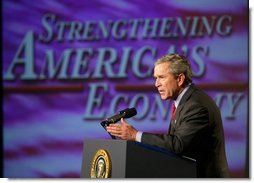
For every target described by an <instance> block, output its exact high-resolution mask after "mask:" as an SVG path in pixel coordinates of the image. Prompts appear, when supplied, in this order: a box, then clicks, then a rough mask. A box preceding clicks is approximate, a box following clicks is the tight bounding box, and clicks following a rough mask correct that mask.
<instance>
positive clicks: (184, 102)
mask: <svg viewBox="0 0 254 183" xmlns="http://www.w3.org/2000/svg"><path fill="white" fill-rule="evenodd" d="M173 121H174V122H173V123H171V125H170V129H169V133H168V134H165V135H160V134H158V135H156V134H151V133H143V135H142V138H141V142H142V143H147V144H150V145H155V146H158V147H162V148H165V149H167V150H169V151H171V152H174V153H176V154H178V155H184V156H188V157H191V158H194V159H196V162H197V176H198V177H229V172H228V164H227V160H226V153H225V144H224V132H223V126H222V120H221V114H220V110H219V109H218V107H217V106H216V104H215V103H214V101H213V100H212V99H211V98H210V97H209V96H208V95H207V94H205V93H204V92H203V91H201V90H200V89H198V88H197V87H195V86H194V85H193V84H192V85H191V86H190V88H189V89H188V90H187V92H186V93H185V94H184V95H183V97H182V99H181V101H180V103H179V105H178V107H177V109H176V113H175V119H174V120H173Z"/></svg>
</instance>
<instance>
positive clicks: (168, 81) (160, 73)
mask: <svg viewBox="0 0 254 183" xmlns="http://www.w3.org/2000/svg"><path fill="white" fill-rule="evenodd" d="M169 66H170V63H161V64H158V65H156V66H155V67H154V78H155V86H156V88H157V89H158V92H159V94H160V96H161V99H162V100H167V99H172V98H174V97H176V96H177V93H178V91H179V86H178V79H176V78H175V77H174V75H173V74H171V73H170V72H169Z"/></svg>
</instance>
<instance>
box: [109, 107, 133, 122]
mask: <svg viewBox="0 0 254 183" xmlns="http://www.w3.org/2000/svg"><path fill="white" fill-rule="evenodd" d="M136 114H137V110H136V109H135V108H134V107H133V108H130V109H129V108H126V109H124V110H122V111H120V112H119V114H117V115H114V116H111V117H109V118H107V119H106V120H107V121H109V122H110V123H116V122H117V121H119V120H120V119H121V118H130V117H132V116H135V115H136Z"/></svg>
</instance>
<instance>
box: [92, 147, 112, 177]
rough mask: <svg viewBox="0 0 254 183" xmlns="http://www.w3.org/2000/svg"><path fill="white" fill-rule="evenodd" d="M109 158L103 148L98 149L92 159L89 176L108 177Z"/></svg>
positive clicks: (109, 169) (109, 170)
mask: <svg viewBox="0 0 254 183" xmlns="http://www.w3.org/2000/svg"><path fill="white" fill-rule="evenodd" d="M110 177H111V159H110V156H109V153H108V152H107V151H106V150H105V149H99V150H98V151H97V152H96V153H95V155H94V157H93V160H92V165H91V178H110Z"/></svg>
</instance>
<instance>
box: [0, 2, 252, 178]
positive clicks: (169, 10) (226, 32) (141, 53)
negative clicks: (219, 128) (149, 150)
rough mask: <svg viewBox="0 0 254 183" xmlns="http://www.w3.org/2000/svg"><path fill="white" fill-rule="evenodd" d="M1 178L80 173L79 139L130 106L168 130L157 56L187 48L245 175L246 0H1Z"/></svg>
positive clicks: (155, 127)
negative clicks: (157, 82)
mask: <svg viewBox="0 0 254 183" xmlns="http://www.w3.org/2000/svg"><path fill="white" fill-rule="evenodd" d="M2 20H3V64H2V68H3V72H2V73H3V80H4V81H3V85H4V97H3V100H4V101H3V102H4V106H3V109H4V118H3V119H4V121H3V131H4V134H3V137H4V177H13V178H21V177H25V178H28V177H32V178H38V177H57V178H59V177H71V178H73V177H80V171H81V160H82V150H83V141H84V140H85V139H91V138H96V139H100V138H101V139H107V138H110V137H109V135H108V134H107V133H106V131H104V129H103V128H102V127H101V126H100V125H99V122H100V121H102V120H103V119H105V118H106V117H109V116H111V115H113V114H116V113H117V112H118V111H119V110H121V109H123V108H126V107H136V108H137V111H138V114H137V116H135V117H134V118H132V119H129V120H128V121H129V123H130V124H131V125H133V126H135V127H136V128H137V129H139V130H141V131H150V132H156V133H164V132H166V131H167V129H168V125H169V122H168V121H169V119H170V113H169V111H170V101H167V102H165V101H161V99H160V97H159V95H158V94H157V92H156V90H155V88H154V87H153V85H154V79H153V77H152V75H153V72H152V71H153V63H154V61H155V60H156V59H157V58H158V57H161V56H162V55H165V54H167V53H171V52H179V53H183V54H185V55H187V56H188V58H189V59H190V60H191V64H192V67H193V70H194V78H193V79H194V83H196V84H197V85H198V86H200V87H201V88H203V89H204V90H206V92H207V93H208V94H209V95H210V96H212V97H213V98H214V100H215V101H216V103H217V105H218V106H219V107H220V109H221V112H222V118H223V125H224V131H225V140H226V153H227V159H228V163H229V166H230V174H231V177H248V171H249V168H248V165H249V164H248V161H249V157H248V127H249V118H248V114H249V109H248V106H249V94H248V87H249V83H248V82H249V81H248V76H249V74H248V71H249V60H248V59H249V58H248V34H249V32H248V21H249V20H248V2H247V1H243V0H224V1H219V0H207V1H203V0H192V1H189V0H185V1H179V0H172V1H162V0H158V1H151V2H149V3H148V1H145V0H132V1H127V0H126V1H124V0H119V1H113V0H108V1H102V0H94V1H71V0H65V1H56V0H55V1H42V0H39V1H34V2H32V1H29V0H20V1H15V0H3V18H2Z"/></svg>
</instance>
